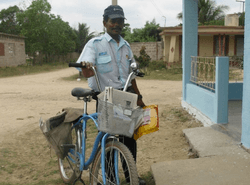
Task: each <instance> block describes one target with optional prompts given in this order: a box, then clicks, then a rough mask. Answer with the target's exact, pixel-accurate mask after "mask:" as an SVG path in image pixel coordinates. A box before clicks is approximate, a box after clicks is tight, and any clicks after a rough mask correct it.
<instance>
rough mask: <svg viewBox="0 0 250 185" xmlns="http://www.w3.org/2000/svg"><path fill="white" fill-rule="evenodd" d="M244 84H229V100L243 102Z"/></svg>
mask: <svg viewBox="0 0 250 185" xmlns="http://www.w3.org/2000/svg"><path fill="white" fill-rule="evenodd" d="M242 94H243V83H229V84H228V100H242Z"/></svg>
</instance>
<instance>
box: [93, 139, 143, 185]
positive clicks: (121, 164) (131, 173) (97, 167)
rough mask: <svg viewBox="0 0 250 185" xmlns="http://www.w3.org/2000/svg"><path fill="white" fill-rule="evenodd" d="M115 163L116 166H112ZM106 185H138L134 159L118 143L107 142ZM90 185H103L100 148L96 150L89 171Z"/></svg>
mask: <svg viewBox="0 0 250 185" xmlns="http://www.w3.org/2000/svg"><path fill="white" fill-rule="evenodd" d="M115 156H116V157H115ZM114 161H116V164H117V165H116V166H115V165H114ZM105 173H106V184H108V185H110V184H112V185H113V184H131V185H132V184H133V185H138V184H139V181H138V174H137V169H136V164H135V161H134V158H133V156H132V154H131V152H130V151H129V149H128V148H127V147H126V146H125V145H124V144H123V143H120V142H118V141H109V142H107V143H106V147H105ZM90 184H91V185H100V184H104V183H103V179H102V168H101V147H99V149H98V150H97V153H96V156H95V159H94V161H93V163H92V168H91V171H90Z"/></svg>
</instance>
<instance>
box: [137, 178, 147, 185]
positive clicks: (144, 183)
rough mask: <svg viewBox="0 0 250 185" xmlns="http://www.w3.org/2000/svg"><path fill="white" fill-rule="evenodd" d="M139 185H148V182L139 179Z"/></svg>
mask: <svg viewBox="0 0 250 185" xmlns="http://www.w3.org/2000/svg"><path fill="white" fill-rule="evenodd" d="M139 185H146V181H145V180H143V179H142V178H140V177H139Z"/></svg>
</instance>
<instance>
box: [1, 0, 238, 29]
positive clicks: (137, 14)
mask: <svg viewBox="0 0 250 185" xmlns="http://www.w3.org/2000/svg"><path fill="white" fill-rule="evenodd" d="M31 1H32V0H0V11H1V10H2V9H7V8H8V7H10V6H14V5H17V6H19V7H21V8H24V7H28V6H29V5H30V3H31ZM117 1H118V5H120V6H121V7H122V8H123V10H124V13H125V17H126V21H125V22H126V23H129V24H130V27H131V28H132V29H134V28H143V27H144V25H145V23H146V21H150V22H151V21H152V20H153V19H155V20H156V23H158V24H159V25H160V26H161V27H164V26H166V27H170V26H176V25H178V24H179V23H181V21H180V20H178V19H177V18H176V17H177V14H178V13H180V12H182V0H117ZM48 2H49V3H50V4H51V7H52V10H51V13H53V14H55V15H60V16H61V18H62V19H63V21H65V22H68V23H69V25H70V26H71V27H73V28H77V27H78V23H86V24H87V26H88V27H90V31H91V32H102V31H103V24H102V20H103V17H102V15H103V12H104V9H105V8H107V7H108V6H109V5H111V4H112V0H48ZM215 2H216V5H227V6H229V7H230V9H229V10H228V11H227V12H226V13H227V14H232V13H236V12H242V11H243V3H241V2H236V0H215Z"/></svg>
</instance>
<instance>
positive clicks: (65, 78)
mask: <svg viewBox="0 0 250 185" xmlns="http://www.w3.org/2000/svg"><path fill="white" fill-rule="evenodd" d="M78 78H80V79H81V80H84V81H87V78H84V77H83V76H80V75H79V74H75V75H72V76H68V77H63V78H62V79H63V80H66V81H75V80H76V79H78Z"/></svg>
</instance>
